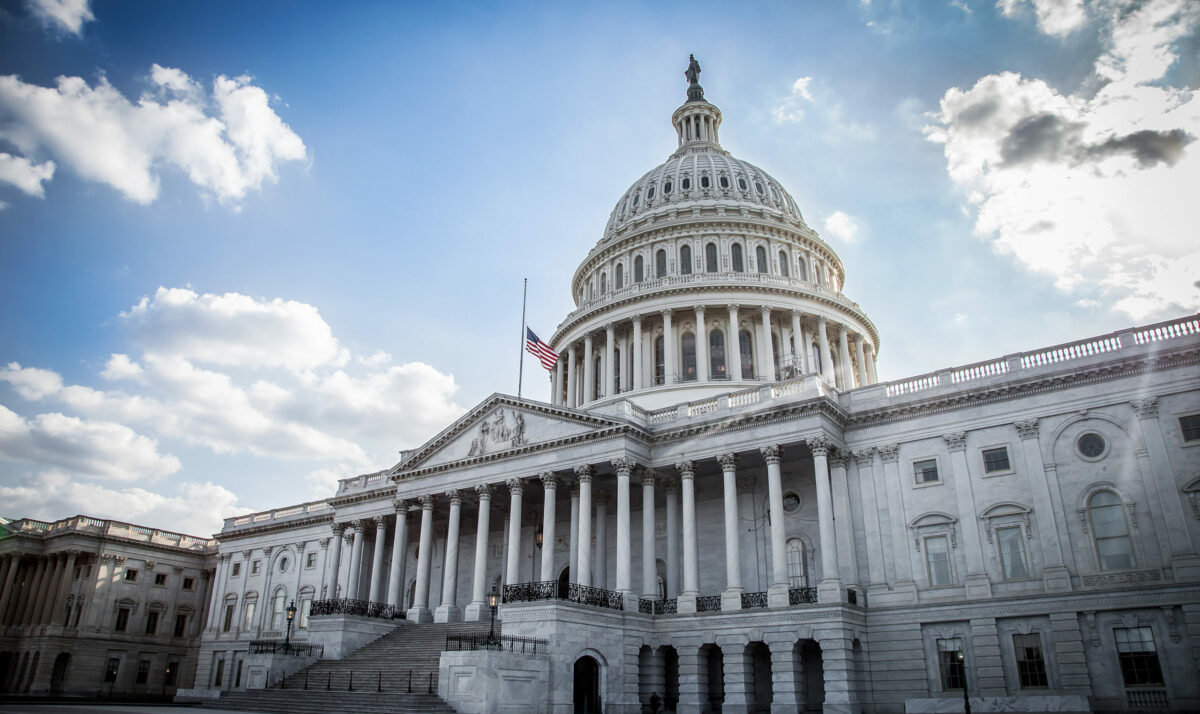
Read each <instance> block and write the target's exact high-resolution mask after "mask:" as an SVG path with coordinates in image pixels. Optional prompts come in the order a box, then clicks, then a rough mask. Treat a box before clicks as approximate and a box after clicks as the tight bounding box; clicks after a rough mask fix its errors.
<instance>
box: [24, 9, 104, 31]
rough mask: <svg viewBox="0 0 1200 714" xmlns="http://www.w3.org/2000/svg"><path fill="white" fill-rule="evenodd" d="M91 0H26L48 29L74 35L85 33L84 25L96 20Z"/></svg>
mask: <svg viewBox="0 0 1200 714" xmlns="http://www.w3.org/2000/svg"><path fill="white" fill-rule="evenodd" d="M91 4H92V3H91V0H26V5H27V6H28V7H29V10H30V11H31V12H32V13H33V14H34V15H36V16H37V18H38V19H39V20H41V21H42V23H44V24H45V25H46V26H48V27H54V28H57V29H59V30H64V31H66V32H69V33H71V34H72V35H78V34H80V33H81V32H82V31H83V23H85V22H91V21H92V20H95V19H96V16H95V15H93V14H92V8H91Z"/></svg>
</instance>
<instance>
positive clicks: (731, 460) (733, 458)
mask: <svg viewBox="0 0 1200 714" xmlns="http://www.w3.org/2000/svg"><path fill="white" fill-rule="evenodd" d="M717 463H718V464H720V465H721V470H722V471H733V470H734V469H736V468H737V463H738V457H737V454H718V455H717Z"/></svg>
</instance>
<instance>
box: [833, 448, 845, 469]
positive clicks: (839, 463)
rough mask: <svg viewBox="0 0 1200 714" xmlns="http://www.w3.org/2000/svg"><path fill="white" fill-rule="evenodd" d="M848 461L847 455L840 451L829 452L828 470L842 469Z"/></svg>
mask: <svg viewBox="0 0 1200 714" xmlns="http://www.w3.org/2000/svg"><path fill="white" fill-rule="evenodd" d="M848 460H849V454H847V453H846V452H845V451H842V450H841V449H833V450H831V451H830V452H829V468H831V469H844V468H846V461H848Z"/></svg>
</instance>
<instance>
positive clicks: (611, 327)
mask: <svg viewBox="0 0 1200 714" xmlns="http://www.w3.org/2000/svg"><path fill="white" fill-rule="evenodd" d="M616 329H617V326H616V325H615V324H613V323H611V322H606V323H604V332H605V334H606V335H608V336H609V337H611V336H612V334H613V332H615V331H616Z"/></svg>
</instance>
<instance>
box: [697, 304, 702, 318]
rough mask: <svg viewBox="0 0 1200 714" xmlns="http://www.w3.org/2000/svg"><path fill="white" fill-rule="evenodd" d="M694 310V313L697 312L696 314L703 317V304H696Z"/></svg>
mask: <svg viewBox="0 0 1200 714" xmlns="http://www.w3.org/2000/svg"><path fill="white" fill-rule="evenodd" d="M695 310H696V314H697V315H698V316H700V317H701V318H703V317H704V306H703V305H697V306H696V307H695Z"/></svg>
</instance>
